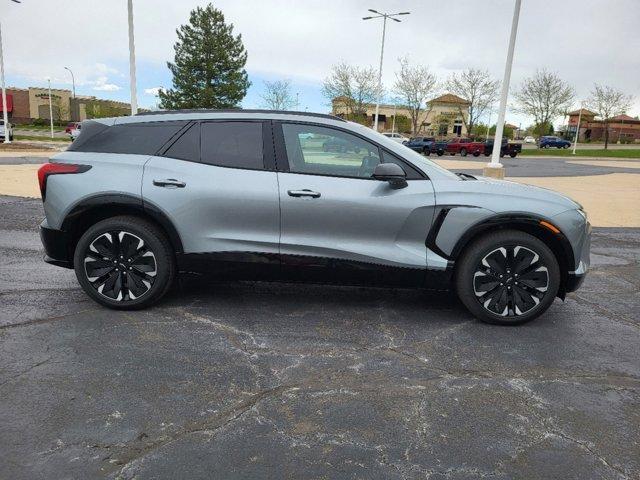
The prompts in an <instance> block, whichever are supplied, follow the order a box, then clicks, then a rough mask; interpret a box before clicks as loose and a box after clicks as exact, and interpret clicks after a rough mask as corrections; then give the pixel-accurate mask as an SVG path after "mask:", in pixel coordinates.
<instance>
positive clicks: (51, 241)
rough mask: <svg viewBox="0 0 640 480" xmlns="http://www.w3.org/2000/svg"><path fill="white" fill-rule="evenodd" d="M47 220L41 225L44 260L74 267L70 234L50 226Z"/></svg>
mask: <svg viewBox="0 0 640 480" xmlns="http://www.w3.org/2000/svg"><path fill="white" fill-rule="evenodd" d="M45 222H46V221H45ZM45 222H42V225H40V240H41V241H42V245H43V246H44V251H45V256H44V261H45V262H47V263H50V264H52V265H57V266H59V267H64V268H73V259H72V258H71V254H70V252H69V235H68V234H67V232H64V231H62V230H56V229H54V228H49V227H48V226H46V223H45Z"/></svg>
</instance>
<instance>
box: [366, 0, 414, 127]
mask: <svg viewBox="0 0 640 480" xmlns="http://www.w3.org/2000/svg"><path fill="white" fill-rule="evenodd" d="M369 11H370V12H372V13H375V14H376V15H375V16H373V17H363V18H362V19H363V20H371V19H372V18H382V45H381V47H380V68H379V69H378V92H377V98H376V114H375V118H374V121H373V129H374V130H375V131H376V132H377V131H378V115H379V113H380V100H381V98H382V61H383V59H384V38H385V35H386V32H387V18H390V19H391V20H393V21H394V22H400V19H398V18H395V17H397V16H398V15H409V14H410V13H411V12H399V13H381V12H378V11H377V10H373V9H372V8H370V9H369Z"/></svg>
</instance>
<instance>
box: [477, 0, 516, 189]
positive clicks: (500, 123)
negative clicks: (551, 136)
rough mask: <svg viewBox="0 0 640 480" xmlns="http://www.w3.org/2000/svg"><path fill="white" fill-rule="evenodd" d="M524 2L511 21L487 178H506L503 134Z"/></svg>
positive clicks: (485, 171)
mask: <svg viewBox="0 0 640 480" xmlns="http://www.w3.org/2000/svg"><path fill="white" fill-rule="evenodd" d="M521 3H522V0H516V4H515V7H514V9H513V20H512V21H511V36H510V37H509V48H508V50H507V62H506V65H505V67H504V78H503V79H502V92H501V94H500V107H499V108H498V120H497V123H496V134H495V136H494V137H493V152H492V154H491V162H490V163H488V164H487V167H485V169H484V172H483V173H484V174H485V175H486V176H493V177H498V178H504V169H503V167H502V164H501V163H500V153H501V151H502V133H503V132H504V117H505V113H506V110H507V97H508V96H509V82H510V81H511V66H512V65H513V52H514V50H515V46H516V34H517V33H518V19H519V17H520V4H521Z"/></svg>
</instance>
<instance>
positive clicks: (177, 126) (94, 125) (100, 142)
mask: <svg viewBox="0 0 640 480" xmlns="http://www.w3.org/2000/svg"><path fill="white" fill-rule="evenodd" d="M185 124H186V122H145V123H128V124H122V125H113V126H111V127H109V126H106V125H103V124H101V123H99V122H87V123H86V124H85V126H86V127H90V128H84V129H83V132H82V135H80V136H79V137H78V140H77V141H75V142H74V143H73V144H71V146H70V147H69V148H68V150H70V151H76V152H95V153H128V154H138V155H155V154H156V153H157V152H158V150H160V148H161V147H162V146H163V145H164V144H166V143H167V142H168V141H169V140H170V139H171V138H172V137H173V136H174V135H176V134H177V133H178V132H179V131H180V130H181V129H182V128H184V126H185ZM89 130H91V131H89ZM92 133H94V134H93V135H92Z"/></svg>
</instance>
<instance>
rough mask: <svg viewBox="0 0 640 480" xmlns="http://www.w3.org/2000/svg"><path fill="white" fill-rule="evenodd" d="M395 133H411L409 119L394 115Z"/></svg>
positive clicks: (404, 116)
mask: <svg viewBox="0 0 640 480" xmlns="http://www.w3.org/2000/svg"><path fill="white" fill-rule="evenodd" d="M387 123H388V121H387ZM396 132H400V133H411V119H410V118H409V117H407V116H406V115H396Z"/></svg>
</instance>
